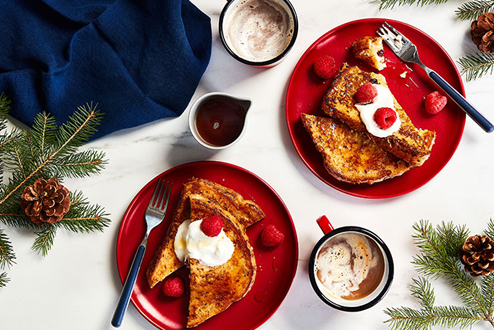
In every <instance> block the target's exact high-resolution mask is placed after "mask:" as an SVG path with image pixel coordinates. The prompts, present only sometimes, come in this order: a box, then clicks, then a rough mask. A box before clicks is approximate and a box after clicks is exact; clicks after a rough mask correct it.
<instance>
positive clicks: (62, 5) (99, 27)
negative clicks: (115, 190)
mask: <svg viewBox="0 0 494 330" xmlns="http://www.w3.org/2000/svg"><path fill="white" fill-rule="evenodd" d="M211 39H212V37H211V22H210V19H209V17H208V16H206V15H205V14H204V13H202V12H201V11H200V10H199V9H198V8H196V7H195V6H194V5H193V4H192V3H190V2H189V1H188V0H0V40H1V41H0V42H1V47H0V93H1V92H4V93H5V94H6V95H7V96H8V97H9V98H10V99H11V100H12V109H11V111H10V114H11V115H12V116H13V117H14V118H16V119H18V120H20V121H21V122H23V123H25V124H27V125H32V123H33V119H34V117H35V116H36V115H37V114H38V113H39V112H40V111H46V112H48V113H51V114H53V115H54V116H55V118H56V120H57V122H58V123H59V124H61V123H64V122H66V121H67V120H68V117H69V116H70V115H72V113H73V112H74V110H75V109H77V107H78V106H81V105H85V104H86V103H90V102H93V103H98V108H99V109H101V111H102V112H103V113H105V116H104V118H103V122H102V124H101V125H100V126H99V127H98V133H96V134H95V135H94V136H93V139H94V138H97V137H101V136H103V135H105V134H108V133H111V132H113V131H116V130H119V129H123V128H129V127H134V126H137V125H141V124H144V123H148V122H151V121H154V120H157V119H160V118H164V117H170V116H178V115H180V114H181V113H182V112H183V111H184V110H185V108H186V107H187V105H188V103H189V101H190V99H191V97H192V95H193V94H194V91H195V89H196V88H197V85H198V83H199V80H200V79H201V77H202V75H203V73H204V71H205V70H206V67H207V65H208V64H209V60H210V57H211Z"/></svg>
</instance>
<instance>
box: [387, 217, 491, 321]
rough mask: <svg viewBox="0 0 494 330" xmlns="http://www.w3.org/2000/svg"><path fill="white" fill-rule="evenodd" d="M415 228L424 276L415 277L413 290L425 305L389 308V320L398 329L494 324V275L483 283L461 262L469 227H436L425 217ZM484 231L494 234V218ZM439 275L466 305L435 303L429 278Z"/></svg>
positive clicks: (416, 259) (416, 262) (417, 264)
mask: <svg viewBox="0 0 494 330" xmlns="http://www.w3.org/2000/svg"><path fill="white" fill-rule="evenodd" d="M413 229H414V230H415V234H414V235H413V239H414V242H415V244H416V246H417V247H418V248H419V250H420V254H418V255H416V256H415V257H414V258H413V261H412V263H413V264H414V265H415V267H416V269H417V272H418V273H419V274H420V275H421V276H420V277H418V278H416V279H413V283H412V285H411V286H410V289H411V292H412V295H413V296H414V297H415V298H417V299H418V301H419V304H420V306H421V308H420V309H413V308H409V307H398V308H388V309H386V310H385V311H384V312H385V313H386V314H387V315H388V316H390V319H388V320H386V321H385V323H388V325H389V326H390V327H391V329H394V330H404V329H417V330H422V329H424V330H425V329H431V328H432V327H434V326H441V327H445V328H453V327H459V328H469V327H471V326H473V325H475V324H477V323H480V322H487V323H488V324H491V325H492V326H493V327H494V320H493V312H494V274H490V275H488V276H484V277H483V278H482V279H481V280H480V284H479V283H478V281H476V280H475V279H474V278H473V277H472V276H471V275H470V274H468V273H467V272H466V271H465V270H464V269H463V267H462V265H461V262H460V261H459V257H458V255H459V251H460V249H461V247H462V245H463V243H464V242H465V240H466V239H467V238H468V236H469V231H468V229H467V228H466V226H465V225H463V226H458V225H457V226H455V225H453V223H451V222H449V223H444V222H443V223H442V224H441V225H439V226H437V227H436V228H433V226H432V225H431V223H430V222H428V221H423V220H422V221H420V222H419V223H416V224H414V226H413ZM484 233H485V234H486V235H488V236H490V235H492V234H494V222H493V221H492V219H491V220H490V221H489V223H488V229H487V230H485V232H484ZM490 237H494V236H490ZM438 278H444V279H446V280H447V282H448V283H449V284H450V285H451V288H452V289H453V290H454V291H455V292H456V294H457V295H458V297H459V298H460V299H461V301H462V302H463V304H464V306H435V292H434V288H433V287H432V285H431V283H430V281H429V279H432V280H434V279H438Z"/></svg>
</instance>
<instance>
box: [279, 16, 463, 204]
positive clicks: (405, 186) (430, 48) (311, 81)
mask: <svg viewBox="0 0 494 330" xmlns="http://www.w3.org/2000/svg"><path fill="white" fill-rule="evenodd" d="M384 21H385V20H384V19H375V18H373V19H363V20H358V21H352V22H349V23H346V24H343V25H341V26H339V27H336V28H335V29H333V30H331V31H329V32H328V33H326V34H325V35H323V36H322V37H321V38H319V39H318V40H317V41H316V42H314V43H313V44H312V46H310V47H309V49H308V50H307V51H306V52H305V54H304V55H303V56H302V58H301V59H300V60H299V62H298V64H297V66H296V67H295V70H294V71H293V74H292V77H291V79H290V83H289V85H288V91H287V98H286V120H287V124H288V131H289V134H290V137H291V139H292V142H293V145H294V146H295V149H296V150H297V152H298V154H299V156H300V158H301V159H302V161H303V162H304V163H305V164H306V165H307V167H308V168H309V169H310V170H311V171H312V172H313V173H314V174H315V175H316V176H317V177H319V178H320V179H321V180H322V181H324V182H326V183H327V184H328V185H330V186H331V187H333V188H335V189H337V190H339V191H342V192H344V193H347V194H350V195H353V196H358V197H364V198H388V197H395V196H400V195H403V194H406V193H409V192H411V191H413V190H415V189H417V188H419V187H421V186H422V185H424V184H425V183H427V182H428V181H429V180H431V179H432V178H433V177H434V176H435V175H436V174H437V173H439V171H441V169H442V168H443V167H444V166H445V165H446V164H447V163H448V161H449V160H450V159H451V157H452V156H453V154H454V152H455V150H456V148H457V146H458V144H459V143H460V140H461V137H462V135H463V129H464V127H465V113H464V112H463V111H462V110H461V109H460V108H459V107H458V106H457V105H456V104H455V103H454V102H453V101H452V100H450V99H449V100H448V105H447V106H446V108H445V109H444V110H443V111H442V112H440V113H439V114H437V115H429V114H427V113H426V111H425V109H424V106H423V98H424V97H425V96H426V95H427V94H429V93H431V92H432V91H435V90H440V89H439V87H437V86H436V85H435V84H434V83H433V82H432V81H431V80H430V79H429V78H428V77H427V75H426V74H425V72H424V71H423V70H422V69H421V68H420V67H418V66H416V65H409V67H410V68H408V67H407V66H406V65H405V64H404V63H403V62H401V61H400V60H399V59H398V58H397V57H396V56H395V55H394V54H393V52H392V51H391V50H390V49H389V48H387V46H385V48H384V56H385V58H386V59H387V68H385V69H384V70H382V71H381V73H382V74H383V75H384V76H385V77H386V80H387V83H388V85H389V87H390V89H391V91H392V92H393V94H394V95H395V97H396V99H397V100H398V103H400V104H401V106H402V107H403V108H404V109H405V110H406V111H407V114H408V115H409V116H410V118H411V119H412V121H413V123H414V124H415V126H416V127H419V128H424V129H430V130H434V131H436V133H437V138H436V143H435V145H434V147H433V148H432V153H431V156H430V158H429V159H428V160H427V161H426V162H425V163H424V165H422V166H421V167H418V168H414V169H411V170H410V171H408V172H407V173H405V174H404V175H402V176H400V177H396V178H393V179H391V180H386V181H384V182H380V183H376V184H374V185H368V184H362V185H353V184H348V183H344V182H341V181H338V180H336V179H335V178H334V177H332V176H331V175H330V174H329V173H328V172H327V171H326V169H325V168H324V165H323V162H322V157H321V155H320V154H319V152H317V150H316V148H315V147H314V145H313V143H312V140H311V138H310V136H309V134H308V133H307V132H306V130H305V129H304V127H303V125H302V121H301V119H300V117H301V114H302V113H309V114H313V115H321V116H323V115H324V113H323V112H322V110H321V103H322V99H323V96H324V94H325V92H326V90H327V89H328V87H329V83H328V82H324V81H322V80H321V79H319V78H317V77H316V75H315V74H314V72H313V69H312V64H313V63H314V61H315V60H316V59H317V58H319V57H320V56H322V55H326V54H327V55H330V56H332V57H333V58H334V59H335V61H336V65H337V66H341V65H342V64H343V63H344V62H347V63H349V64H350V65H358V66H359V67H360V68H361V69H362V70H365V71H373V69H372V68H370V67H369V66H367V65H365V64H363V63H362V62H360V61H358V60H356V59H354V58H353V56H352V55H351V51H350V46H351V44H352V43H353V41H355V40H356V39H358V38H360V37H363V36H366V35H376V30H377V29H378V28H379V27H380V26H381V25H382V23H383V22H384ZM386 21H387V22H389V23H390V24H391V25H392V26H394V27H395V28H396V29H397V30H399V31H400V32H401V33H403V34H404V35H405V36H406V37H407V38H408V39H410V40H411V41H412V42H413V43H415V45H417V47H418V50H419V54H420V58H421V59H422V61H423V62H424V63H425V65H427V66H428V67H430V68H432V69H433V70H435V71H436V72H437V73H438V74H440V75H441V76H442V77H443V78H444V79H446V80H447V81H448V82H449V83H450V84H451V86H453V87H454V88H456V89H457V90H458V91H460V92H461V93H462V94H463V95H465V91H464V88H463V82H462V80H461V77H460V74H459V72H458V70H457V69H456V66H455V64H454V63H453V61H452V59H451V58H450V56H449V55H448V54H447V53H446V51H445V50H444V49H443V48H442V47H441V46H440V45H439V44H438V43H437V42H436V41H434V40H433V39H432V38H431V37H429V36H428V35H427V34H425V33H424V32H422V31H420V30H418V29H416V28H414V27H413V26H410V25H408V24H405V23H402V22H398V21H393V20H389V19H386ZM374 71H375V70H374ZM405 71H407V75H406V78H402V77H401V76H400V74H402V73H403V72H405ZM443 94H444V93H443Z"/></svg>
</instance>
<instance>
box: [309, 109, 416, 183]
mask: <svg viewBox="0 0 494 330" xmlns="http://www.w3.org/2000/svg"><path fill="white" fill-rule="evenodd" d="M302 123H303V125H304V127H305V129H306V130H307V132H309V134H310V135H311V138H312V141H313V142H314V145H315V146H316V149H317V151H319V152H320V153H321V155H322V157H323V162H324V167H325V168H326V170H327V171H328V173H329V174H331V175H332V176H333V177H335V178H336V179H338V180H340V181H344V182H348V183H353V184H362V183H367V184H373V183H376V182H380V181H383V180H386V179H390V178H393V177H396V176H399V175H402V174H403V173H405V172H406V171H408V170H409V169H410V166H409V165H408V164H407V163H405V162H404V161H403V160H401V159H399V158H397V157H396V156H394V155H393V154H391V153H389V152H387V151H385V150H383V149H382V148H381V147H380V146H379V145H377V144H376V143H375V142H374V141H372V140H371V139H370V138H369V137H367V135H365V134H363V133H360V132H356V131H354V130H353V129H351V128H350V127H348V126H347V125H345V124H343V123H342V122H340V121H339V120H338V119H334V118H331V117H320V116H313V115H308V114H305V113H303V114H302Z"/></svg>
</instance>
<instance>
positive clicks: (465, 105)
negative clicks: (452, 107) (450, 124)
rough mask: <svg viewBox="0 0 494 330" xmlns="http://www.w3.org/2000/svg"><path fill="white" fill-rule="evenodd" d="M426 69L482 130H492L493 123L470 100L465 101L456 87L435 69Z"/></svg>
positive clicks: (493, 127) (488, 131)
mask: <svg viewBox="0 0 494 330" xmlns="http://www.w3.org/2000/svg"><path fill="white" fill-rule="evenodd" d="M426 71H428V72H427V74H428V75H429V77H430V78H431V79H432V80H433V81H434V82H435V83H436V84H437V85H438V86H439V87H440V88H441V89H442V90H443V91H444V92H445V93H446V94H448V95H449V97H451V99H453V101H455V102H456V104H458V106H459V107H460V108H461V109H462V110H463V111H465V112H466V114H467V115H468V116H469V117H470V118H472V119H473V121H475V122H476V123H477V124H478V125H479V126H480V127H482V129H483V130H484V131H486V132H487V133H490V132H492V131H493V130H494V125H492V123H491V122H490V121H489V120H487V118H485V117H484V115H482V114H481V113H480V112H479V111H478V110H477V109H475V108H474V106H473V105H472V104H470V102H468V101H467V99H465V98H464V97H463V95H461V94H460V93H458V91H457V90H456V89H454V88H453V87H452V86H451V85H450V84H448V82H447V81H446V80H444V79H443V78H442V77H441V76H440V75H438V74H437V73H436V72H435V71H433V70H430V69H429V70H426Z"/></svg>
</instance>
